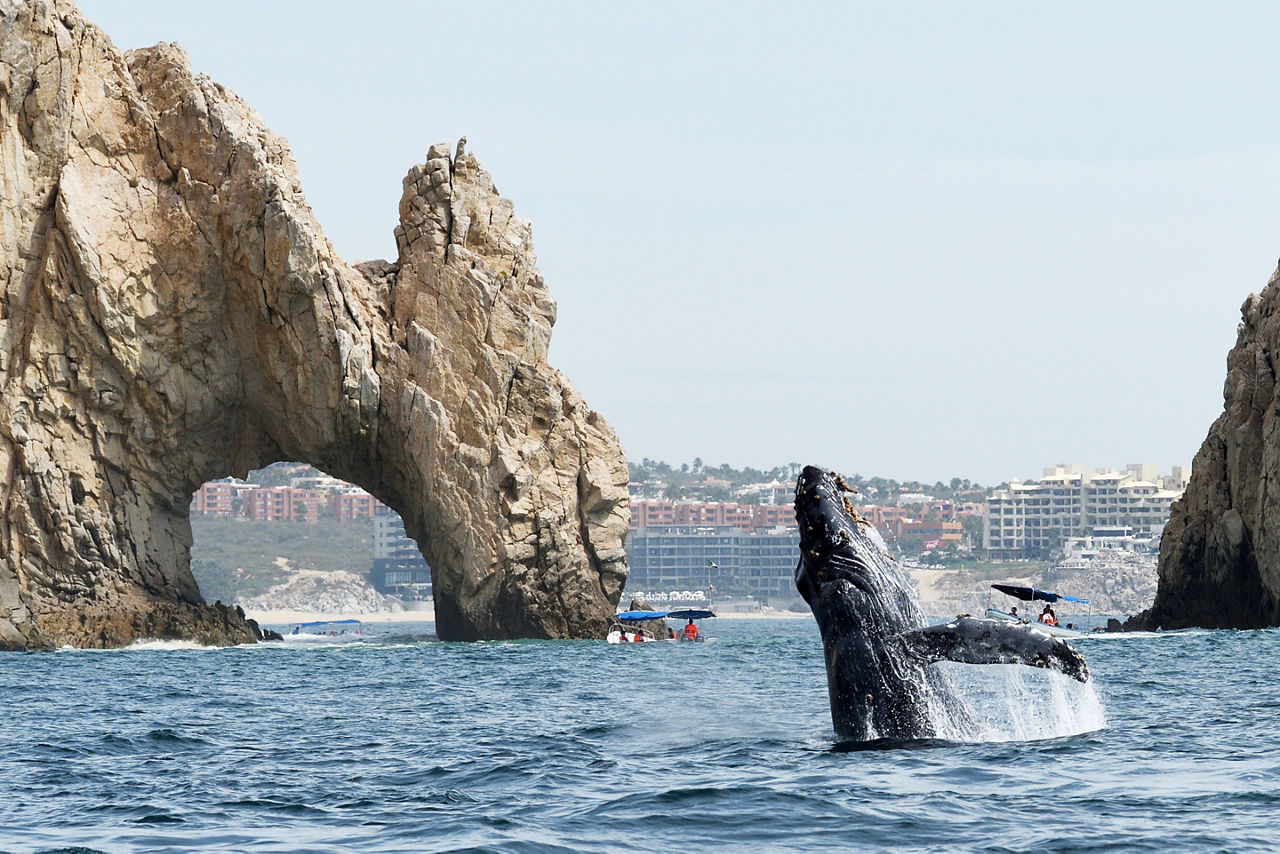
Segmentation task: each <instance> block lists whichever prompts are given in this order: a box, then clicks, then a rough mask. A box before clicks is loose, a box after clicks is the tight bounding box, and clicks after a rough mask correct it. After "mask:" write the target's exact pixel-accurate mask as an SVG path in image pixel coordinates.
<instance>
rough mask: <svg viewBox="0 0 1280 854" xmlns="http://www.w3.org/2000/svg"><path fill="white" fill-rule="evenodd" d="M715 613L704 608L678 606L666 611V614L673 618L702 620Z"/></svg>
mask: <svg viewBox="0 0 1280 854" xmlns="http://www.w3.org/2000/svg"><path fill="white" fill-rule="evenodd" d="M715 615H716V612H715V611H708V610H707V609H706V608H679V609H677V610H675V611H668V612H667V616H668V617H670V618H671V619H673V620H702V619H706V618H707V617H714V616H715Z"/></svg>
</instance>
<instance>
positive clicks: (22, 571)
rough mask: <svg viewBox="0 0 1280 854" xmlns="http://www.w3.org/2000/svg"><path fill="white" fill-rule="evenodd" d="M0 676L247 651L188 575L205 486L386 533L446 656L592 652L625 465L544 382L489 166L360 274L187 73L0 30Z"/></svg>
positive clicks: (73, 37) (442, 169)
mask: <svg viewBox="0 0 1280 854" xmlns="http://www.w3.org/2000/svg"><path fill="white" fill-rule="evenodd" d="M0 55H2V56H3V63H2V64H0V470H2V471H3V477H0V501H2V502H3V507H4V510H3V513H2V514H0V646H4V647H10V648H13V647H34V646H44V645H49V644H64V643H70V644H75V645H80V646H109V645H118V644H124V643H128V642H129V641H131V640H133V639H135V638H138V637H143V636H189V637H196V638H197V639H200V640H204V641H207V642H234V641H240V640H247V639H249V638H250V637H251V634H250V629H249V627H248V626H247V625H246V624H245V623H244V622H243V620H242V619H237V617H236V615H235V612H234V611H231V612H230V614H231V616H230V617H228V616H227V612H226V611H225V609H215V608H210V607H207V606H206V605H205V604H204V603H203V602H202V600H201V596H200V593H199V591H198V590H197V588H196V585H195V582H194V581H193V579H192V576H191V573H190V570H189V549H190V545H191V533H190V526H189V523H188V518H187V507H188V503H189V501H190V497H191V494H192V491H193V490H194V489H195V488H196V487H197V486H198V485H199V484H200V483H202V482H204V481H206V480H209V479H211V478H216V477H220V476H225V475H228V474H239V475H241V476H243V475H244V474H245V473H246V472H247V471H248V470H249V469H251V468H256V467H258V466H261V465H264V464H267V463H270V462H272V461H275V460H281V459H286V460H301V461H306V462H310V463H312V464H314V465H316V466H318V467H320V468H322V469H324V470H325V471H327V472H329V473H330V474H332V475H334V476H336V477H340V478H343V479H345V480H347V481H350V482H352V483H356V484H359V485H360V486H363V487H364V488H365V489H367V490H369V491H370V492H371V493H373V494H374V495H376V496H377V497H379V498H380V499H381V500H383V501H384V502H386V503H387V504H389V505H390V506H391V507H393V508H395V509H396V510H397V511H399V512H400V513H401V515H402V516H403V517H404V519H405V526H406V529H407V530H408V532H409V533H410V534H411V535H412V536H414V537H415V538H416V539H417V541H418V543H419V544H420V546H421V548H422V552H423V554H424V556H425V557H426V559H427V561H428V563H430V565H431V566H432V567H433V570H434V572H435V590H436V597H437V603H436V610H437V627H438V631H439V634H440V635H441V637H445V638H457V639H468V638H484V637H515V636H528V637H578V636H588V635H596V636H602V635H603V632H604V630H605V628H606V625H607V621H608V618H609V616H610V615H611V614H612V611H613V606H614V604H615V603H616V602H617V599H618V596H619V594H620V591H621V589H622V584H623V581H624V579H625V574H626V566H625V553H624V551H623V541H624V537H625V534H626V531H627V525H628V521H627V514H628V506H627V494H626V480H627V471H626V466H625V461H624V458H623V455H622V452H621V449H620V448H619V445H618V442H617V439H616V438H615V436H614V434H613V432H612V430H611V429H610V428H609V426H608V425H607V424H606V423H605V422H604V420H603V419H602V418H601V417H600V416H599V415H597V414H596V413H595V412H593V411H591V410H590V409H589V408H588V407H587V406H586V404H585V403H584V402H583V400H582V399H581V397H579V396H578V395H577V394H576V393H575V392H574V391H573V389H572V388H570V386H569V384H568V382H567V381H566V380H565V379H564V377H562V376H561V375H560V374H559V373H557V372H556V371H555V370H554V369H552V368H551V367H550V366H549V365H548V364H547V362H546V354H547V345H548V341H549V339H550V335H551V326H552V324H553V322H554V319H555V303H554V302H553V300H552V299H551V297H550V295H549V294H548V293H547V290H546V288H545V286H544V284H543V280H542V276H541V275H540V274H539V273H538V271H537V268H536V266H535V258H534V254H533V248H532V244H531V241H530V229H529V224H528V223H527V222H526V221H524V220H522V219H520V218H518V217H516V216H515V215H514V212H513V209H512V205H511V203H510V202H508V201H507V200H505V199H503V198H502V197H500V196H499V195H498V193H497V191H496V190H495V189H494V186H493V182H492V181H491V180H490V178H489V176H488V175H487V174H486V173H485V172H484V171H483V170H482V169H481V168H480V166H479V164H478V163H477V162H476V160H475V159H474V158H473V157H472V156H470V155H469V154H466V153H464V152H462V151H461V146H460V147H459V150H458V151H457V152H456V153H451V152H450V151H449V150H448V149H447V148H446V147H445V146H440V145H438V146H434V147H432V148H431V149H430V151H429V152H428V155H427V161H426V163H425V164H424V165H420V166H417V167H414V168H413V169H412V170H411V171H410V173H409V175H408V177H407V178H406V179H405V182H404V195H403V198H402V200H401V204H400V226H399V227H398V228H397V229H396V237H397V242H398V246H399V252H400V256H399V258H398V259H397V261H395V262H392V263H387V262H374V263H370V264H365V265H362V266H361V267H360V268H359V269H357V268H353V267H351V266H349V265H348V264H346V263H345V262H343V261H342V259H341V258H339V257H338V256H337V255H336V254H335V253H334V251H333V249H332V248H331V247H330V245H329V243H328V242H327V241H326V240H325V238H324V236H323V234H322V233H321V230H320V227H319V226H318V225H317V224H316V222H315V221H314V219H313V218H312V216H311V212H310V210H309V209H308V207H307V205H306V201H305V199H304V198H303V195H302V191H301V187H300V185H299V182H298V177H297V173H296V170H295V168H294V165H293V162H292V159H291V157H290V154H289V151H288V148H287V146H286V145H285V143H284V141H283V140H281V139H279V138H278V137H276V136H274V135H273V134H272V133H271V132H270V131H269V130H267V129H266V127H265V126H264V125H263V123H262V121H261V119H260V118H259V117H258V116H257V115H256V114H255V113H254V112H253V111H252V110H250V109H249V107H248V106H247V105H246V104H244V102H242V101H241V100H240V99H239V98H238V97H236V96H235V95H234V94H233V93H231V92H229V91H227V90H226V89H224V88H223V87H221V86H219V85H218V84H216V83H214V82H212V81H210V80H209V79H207V78H205V77H203V76H199V75H195V74H193V73H192V71H191V69H190V68H189V66H188V62H187V58H186V56H185V55H184V54H183V52H182V51H181V49H180V48H178V47H176V46H174V45H168V44H160V45H157V46H156V47H153V48H150V49H146V50H138V51H131V52H129V53H128V54H124V55H122V54H121V53H119V52H118V51H117V50H116V49H115V48H114V47H113V46H112V44H111V43H110V41H109V40H108V39H107V37H106V36H105V35H104V34H103V33H102V32H101V31H99V30H98V29H96V28H95V27H94V26H93V25H92V24H91V23H89V22H87V21H86V20H84V18H82V17H81V16H80V14H79V13H78V12H77V11H76V10H75V9H74V8H73V7H72V6H71V4H70V3H67V2H61V0H32V1H31V2H18V0H0Z"/></svg>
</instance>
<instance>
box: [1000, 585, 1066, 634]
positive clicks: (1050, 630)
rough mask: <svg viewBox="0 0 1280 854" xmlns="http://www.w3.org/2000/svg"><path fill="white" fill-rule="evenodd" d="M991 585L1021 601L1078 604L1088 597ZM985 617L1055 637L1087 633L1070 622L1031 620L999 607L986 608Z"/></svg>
mask: <svg viewBox="0 0 1280 854" xmlns="http://www.w3.org/2000/svg"><path fill="white" fill-rule="evenodd" d="M991 586H992V587H993V588H994V589H996V590H999V591H1000V592H1001V593H1003V594H1005V595H1006V596H1012V597H1013V598H1015V599H1020V600H1022V601H1023V602H1036V601H1040V602H1049V603H1053V602H1075V603H1077V604H1080V605H1088V604H1089V600H1088V599H1077V598H1076V597H1074V596H1067V595H1064V594H1062V593H1053V592H1050V591H1048V590H1037V589H1036V588H1034V587H1023V586H1021V585H1017V584H993V585H991ZM987 618H988V619H991V620H1001V621H1003V622H1006V623H1017V624H1019V625H1023V626H1026V627H1027V628H1028V629H1031V630H1033V631H1038V632H1044V633H1045V634H1047V635H1052V636H1054V637H1057V638H1078V637H1084V636H1085V635H1087V634H1088V632H1084V631H1081V630H1080V629H1077V628H1076V627H1075V626H1073V625H1072V624H1070V623H1067V624H1066V625H1062V624H1059V625H1056V626H1054V625H1049V624H1048V623H1041V622H1039V621H1032V620H1028V619H1026V618H1025V617H1020V616H1017V615H1015V614H1010V613H1008V612H1007V611H1001V610H1000V609H999V608H988V609H987Z"/></svg>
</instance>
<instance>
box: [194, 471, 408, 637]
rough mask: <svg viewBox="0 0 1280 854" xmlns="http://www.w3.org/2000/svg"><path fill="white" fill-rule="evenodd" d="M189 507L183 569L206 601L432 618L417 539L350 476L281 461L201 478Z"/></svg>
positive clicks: (252, 609)
mask: <svg viewBox="0 0 1280 854" xmlns="http://www.w3.org/2000/svg"><path fill="white" fill-rule="evenodd" d="M190 509H191V530H192V545H191V572H192V575H193V576H194V577H195V580H196V583H197V585H198V587H199V589H200V593H201V595H202V596H203V597H204V600H205V601H206V602H213V601H215V600H220V601H222V602H226V603H229V604H230V603H234V604H237V605H240V606H242V607H243V608H244V610H245V611H246V612H247V614H248V616H250V617H255V616H256V617H257V618H258V619H259V620H261V619H262V616H261V612H264V611H267V612H269V611H294V612H308V613H315V614H323V615H341V616H343V617H354V616H357V615H359V614H362V613H363V614H369V613H380V612H397V611H401V610H403V613H404V614H405V617H404V618H405V619H417V618H421V619H429V618H430V617H429V616H428V615H427V614H426V613H425V612H426V603H427V602H428V601H429V600H430V597H431V592H432V590H431V577H430V568H429V567H428V566H427V564H426V561H425V560H424V559H423V558H422V556H421V553H420V551H419V549H418V546H417V544H416V543H414V542H413V541H412V540H410V539H408V538H407V537H405V536H404V534H403V523H402V522H401V520H400V517H399V515H398V514H396V513H395V512H394V511H392V510H391V508H389V507H387V506H386V505H384V504H382V502H380V501H378V500H377V499H376V498H374V497H373V496H372V495H370V494H369V493H368V492H366V491H364V490H363V489H360V488H359V487H358V486H356V485H355V484H352V483H348V482H347V481H344V480H341V479H340V478H335V477H332V476H330V475H329V474H327V473H326V472H323V471H321V470H319V469H317V468H315V467H313V466H310V465H308V464H306V463H299V462H296V461H289V462H283V461H282V462H279V463H275V464H272V465H269V466H267V467H265V468H262V469H257V470H254V471H251V472H249V475H248V478H247V479H246V480H238V479H236V478H232V477H226V478H218V479H216V480H212V481H208V482H206V483H204V484H203V485H202V486H201V487H200V488H199V489H198V490H197V491H196V493H195V495H193V496H192V499H191V503H190ZM415 612H419V613H418V614H417V615H415ZM284 619H288V618H284ZM277 622H278V621H277Z"/></svg>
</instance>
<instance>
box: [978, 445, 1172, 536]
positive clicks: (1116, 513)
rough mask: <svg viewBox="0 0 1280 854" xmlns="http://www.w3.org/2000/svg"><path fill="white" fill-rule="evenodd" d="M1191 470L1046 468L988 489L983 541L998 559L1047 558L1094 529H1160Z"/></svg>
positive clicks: (1147, 467)
mask: <svg viewBox="0 0 1280 854" xmlns="http://www.w3.org/2000/svg"><path fill="white" fill-rule="evenodd" d="M1189 474H1190V472H1189V471H1188V469H1187V468H1186V467H1184V466H1175V467H1174V468H1173V473H1172V474H1170V475H1168V476H1165V477H1161V476H1159V475H1158V474H1157V473H1156V467H1155V466H1154V465H1151V464H1149V463H1141V464H1137V465H1130V466H1128V467H1126V470H1125V471H1123V472H1117V471H1110V470H1104V471H1099V472H1096V473H1094V474H1087V473H1085V471H1084V467H1083V466H1078V465H1060V466H1054V467H1053V468H1047V469H1045V470H1044V477H1043V478H1041V479H1040V480H1038V481H1029V482H1027V483H1023V482H1021V481H1016V480H1015V481H1013V482H1012V483H1010V484H1009V488H1008V489H1001V490H996V491H995V492H993V493H992V494H991V497H990V498H988V499H987V507H986V510H987V512H986V516H985V517H984V519H983V524H982V546H983V548H984V549H986V551H987V554H988V556H990V557H992V558H996V559H1000V558H1018V557H1047V556H1048V555H1049V553H1050V552H1052V551H1054V550H1056V549H1059V548H1061V547H1062V541H1063V540H1064V539H1066V538H1068V537H1080V536H1084V535H1086V534H1089V533H1092V532H1093V531H1094V530H1095V529H1097V528H1129V529H1131V530H1132V531H1151V532H1153V533H1158V532H1159V531H1160V530H1161V529H1162V528H1163V527H1164V524H1165V522H1167V521H1169V508H1170V507H1171V506H1172V505H1173V502H1174V500H1175V499H1177V498H1178V496H1180V495H1182V490H1183V489H1185V488H1186V484H1187V477H1188V476H1189Z"/></svg>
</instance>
